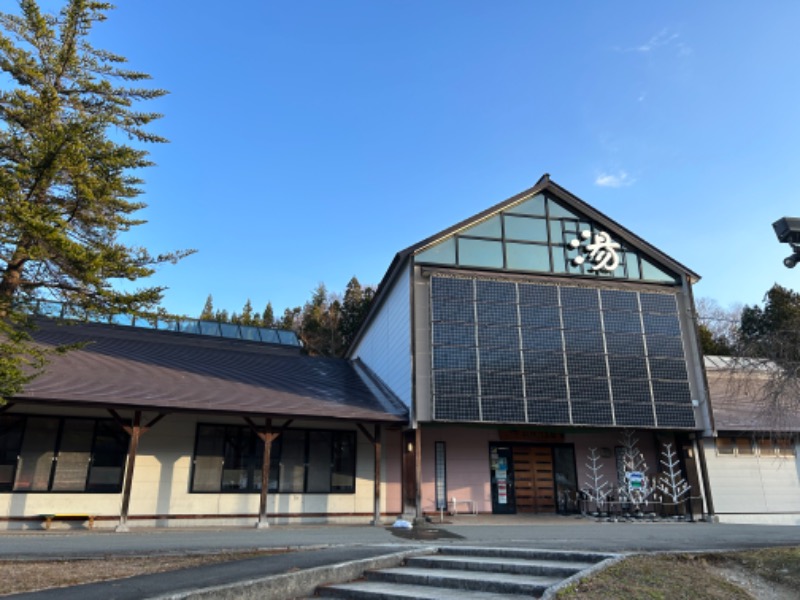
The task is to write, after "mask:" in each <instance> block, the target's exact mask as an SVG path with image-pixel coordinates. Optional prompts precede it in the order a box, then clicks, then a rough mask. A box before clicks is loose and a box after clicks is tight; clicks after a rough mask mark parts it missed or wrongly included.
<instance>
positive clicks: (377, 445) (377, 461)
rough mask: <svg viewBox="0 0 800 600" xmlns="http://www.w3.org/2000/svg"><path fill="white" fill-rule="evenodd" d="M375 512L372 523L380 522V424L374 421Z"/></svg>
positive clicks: (377, 523) (376, 524)
mask: <svg viewBox="0 0 800 600" xmlns="http://www.w3.org/2000/svg"><path fill="white" fill-rule="evenodd" d="M374 449H375V512H374V514H373V516H372V524H373V525H375V526H376V527H377V526H378V525H380V524H381V426H380V425H379V424H378V423H375V444H374Z"/></svg>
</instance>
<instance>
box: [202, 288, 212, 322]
mask: <svg viewBox="0 0 800 600" xmlns="http://www.w3.org/2000/svg"><path fill="white" fill-rule="evenodd" d="M199 319H200V320H201V321H213V320H214V298H213V297H212V296H211V294H209V295H208V298H206V303H205V305H204V306H203V312H201V313H200V317H199Z"/></svg>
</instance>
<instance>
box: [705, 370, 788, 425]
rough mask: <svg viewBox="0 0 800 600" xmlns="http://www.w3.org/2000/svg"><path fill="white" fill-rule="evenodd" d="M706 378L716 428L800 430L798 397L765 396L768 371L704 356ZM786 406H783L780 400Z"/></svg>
mask: <svg viewBox="0 0 800 600" xmlns="http://www.w3.org/2000/svg"><path fill="white" fill-rule="evenodd" d="M705 365H706V378H707V379H708V391H709V395H710V399H711V410H712V412H713V414H714V426H715V428H716V429H717V431H737V432H756V433H757V432H795V431H800V411H798V410H797V402H798V401H797V399H796V398H786V399H780V398H779V399H778V400H776V401H775V403H773V404H770V403H769V401H767V400H765V399H764V396H765V395H766V394H767V393H766V386H767V385H768V383H769V380H770V375H769V373H768V372H767V371H768V369H767V370H766V371H764V372H759V369H757V368H754V369H746V372H743V371H745V370H743V369H741V368H735V367H736V364H735V362H733V361H731V359H729V358H728V357H717V356H706V357H705ZM784 403H785V404H786V406H782V404H784Z"/></svg>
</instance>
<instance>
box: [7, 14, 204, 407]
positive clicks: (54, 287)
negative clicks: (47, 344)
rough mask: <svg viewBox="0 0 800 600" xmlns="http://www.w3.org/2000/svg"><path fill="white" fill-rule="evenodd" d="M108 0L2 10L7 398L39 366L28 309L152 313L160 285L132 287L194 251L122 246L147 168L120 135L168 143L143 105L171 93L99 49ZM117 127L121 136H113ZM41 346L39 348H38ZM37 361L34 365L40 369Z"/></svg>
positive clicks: (139, 151)
mask: <svg viewBox="0 0 800 600" xmlns="http://www.w3.org/2000/svg"><path fill="white" fill-rule="evenodd" d="M111 8H112V7H111V5H110V4H109V3H107V2H96V1H91V0H65V3H64V7H63V8H62V10H61V12H60V13H59V14H57V15H53V14H46V13H43V12H42V11H41V10H40V8H39V6H38V4H37V2H36V1H35V0H20V1H19V11H18V14H10V13H0V69H2V71H3V73H4V74H5V79H6V83H5V84H4V88H3V90H2V91H0V121H2V126H0V328H1V329H2V334H3V336H2V342H3V343H2V347H0V353H2V355H0V396H3V397H8V396H9V395H11V394H13V393H15V392H16V391H18V390H19V389H20V386H21V385H22V384H23V383H24V382H25V381H26V380H27V379H28V378H30V376H31V375H32V374H33V373H32V372H31V370H30V369H29V368H27V367H24V363H26V362H27V363H29V364H30V365H31V366H33V367H35V368H38V367H41V364H42V362H41V359H42V357H41V356H39V357H38V358H37V356H35V353H36V351H35V350H31V348H32V346H30V345H29V344H27V341H28V336H27V333H26V330H25V327H24V325H26V318H27V314H29V312H30V308H31V306H32V304H33V303H35V302H37V301H39V300H57V301H62V302H65V303H67V304H68V305H69V306H72V307H75V308H76V310H78V311H91V312H92V313H93V314H115V313H128V314H137V313H138V314H147V313H150V312H152V311H154V310H155V308H156V306H157V305H158V303H159V302H160V300H161V296H162V292H163V288H162V287H158V286H151V287H140V288H138V289H135V290H133V291H124V290H122V288H121V286H119V285H117V283H118V282H122V281H136V280H138V279H140V278H144V277H147V276H149V275H151V274H152V273H153V272H154V268H155V267H157V266H158V265H160V264H162V263H165V262H176V261H177V260H179V259H180V258H182V257H184V256H186V255H187V254H189V252H173V253H167V254H160V255H157V256H154V255H151V254H150V252H148V250H147V249H146V248H142V247H138V246H131V245H127V244H125V243H123V242H122V241H120V239H119V237H120V234H121V233H124V232H127V231H129V230H130V229H131V228H132V227H134V226H136V225H139V224H141V223H143V222H144V221H142V220H141V219H138V218H137V217H135V216H134V215H135V213H136V212H137V211H139V210H140V209H142V208H143V207H144V206H145V205H144V203H142V202H141V201H138V200H137V197H138V196H139V195H140V194H141V193H142V189H141V184H142V180H141V179H140V178H139V177H138V176H137V175H136V174H135V173H136V171H137V170H139V169H141V168H144V167H147V166H149V165H150V164H151V163H150V161H149V160H148V158H147V156H148V153H147V151H145V150H143V149H141V148H135V147H134V146H132V145H130V144H129V143H124V142H122V141H120V139H119V138H120V137H121V136H120V134H123V135H124V136H127V141H128V142H134V143H136V144H141V143H145V142H150V143H158V142H164V141H166V140H164V139H163V138H162V137H160V136H158V135H156V134H154V133H152V132H149V131H148V130H147V126H148V125H150V124H151V123H152V122H153V121H154V120H156V119H158V118H159V117H160V115H159V114H157V113H154V112H142V111H140V110H138V105H139V103H140V102H143V101H146V100H152V99H155V98H159V97H160V96H163V95H164V94H165V93H166V92H165V91H164V90H160V89H151V88H145V87H140V84H141V82H143V81H145V80H147V79H149V76H148V75H147V74H145V73H141V72H138V71H132V70H129V69H127V68H125V62H126V60H125V58H124V57H122V56H119V55H117V54H114V53H113V52H109V51H106V50H102V49H98V48H95V47H93V46H92V45H91V44H90V43H89V40H88V37H89V34H90V32H91V29H92V27H93V26H94V25H95V24H96V23H98V22H102V21H104V20H105V19H106V13H107V12H108V11H109V10H110V9H111ZM112 132H114V135H111V133H112ZM31 352H33V353H34V354H31ZM35 368H34V370H35Z"/></svg>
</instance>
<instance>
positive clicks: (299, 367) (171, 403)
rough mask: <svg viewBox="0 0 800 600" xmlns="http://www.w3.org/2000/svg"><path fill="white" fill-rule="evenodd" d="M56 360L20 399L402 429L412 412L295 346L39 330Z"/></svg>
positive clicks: (349, 367) (85, 328) (90, 328)
mask: <svg viewBox="0 0 800 600" xmlns="http://www.w3.org/2000/svg"><path fill="white" fill-rule="evenodd" d="M34 338H35V339H36V341H37V342H38V343H41V344H43V345H46V346H57V345H62V344H75V343H85V344H86V345H85V346H84V347H82V348H81V349H77V350H70V351H68V352H66V353H65V354H63V355H60V354H59V355H54V356H53V357H52V358H51V362H50V364H49V365H48V366H47V368H46V370H45V372H44V373H43V374H42V375H41V376H39V377H37V378H36V379H34V380H33V381H32V382H30V383H29V384H28V385H27V386H26V387H25V390H24V392H23V393H22V394H20V395H19V396H18V397H17V399H19V400H40V401H47V402H57V403H69V404H81V405H101V406H102V407H104V408H115V407H129V408H141V409H148V410H160V411H166V412H169V411H193V412H198V411H200V412H213V413H228V414H231V413H236V414H249V415H267V416H286V417H309V418H327V419H344V420H358V421H374V422H378V421H383V422H392V421H393V422H405V421H406V420H407V411H406V408H405V407H404V406H403V405H402V404H400V403H399V401H397V400H396V399H394V398H392V397H390V396H389V395H388V394H386V393H384V391H383V390H382V389H381V388H380V387H379V386H377V385H375V384H374V382H372V381H369V375H368V374H367V373H365V372H364V371H363V370H357V369H356V368H355V367H354V365H353V364H352V363H350V362H348V361H346V360H342V359H331V358H314V357H309V356H305V355H303V354H301V352H300V350H299V348H292V347H286V346H283V347H280V346H265V345H264V344H259V343H252V342H247V341H242V340H232V339H220V338H213V337H205V336H190V335H185V334H178V333H173V332H170V331H156V330H144V329H138V328H132V327H123V326H114V325H101V324H92V323H83V324H63V323H61V324H60V323H57V322H55V321H52V320H43V321H41V322H40V323H39V330H38V331H37V332H35V334H34Z"/></svg>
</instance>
